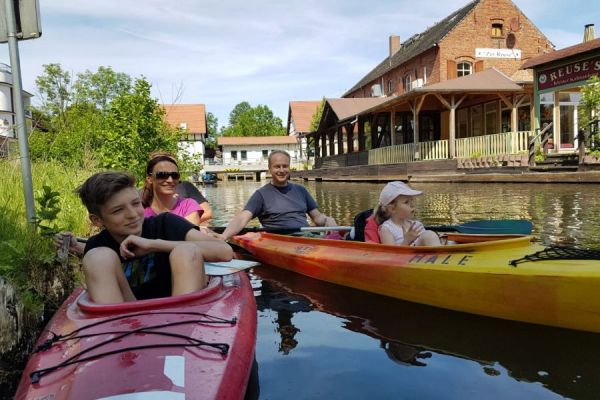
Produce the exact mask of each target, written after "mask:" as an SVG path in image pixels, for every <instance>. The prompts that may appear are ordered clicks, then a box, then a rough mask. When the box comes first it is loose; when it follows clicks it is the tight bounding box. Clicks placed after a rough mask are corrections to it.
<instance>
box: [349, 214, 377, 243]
mask: <svg viewBox="0 0 600 400" xmlns="http://www.w3.org/2000/svg"><path fill="white" fill-rule="evenodd" d="M371 214H373V209H372V208H369V209H368V210H364V211H361V212H359V213H358V214H356V216H355V217H354V239H352V240H354V241H355V242H364V241H365V227H366V226H367V218H369V217H370V216H371Z"/></svg>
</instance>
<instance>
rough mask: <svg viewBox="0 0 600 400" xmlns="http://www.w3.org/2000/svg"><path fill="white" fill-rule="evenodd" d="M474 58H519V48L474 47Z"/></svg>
mask: <svg viewBox="0 0 600 400" xmlns="http://www.w3.org/2000/svg"><path fill="white" fill-rule="evenodd" d="M475 57H476V58H512V59H515V60H520V59H521V50H519V49H475Z"/></svg>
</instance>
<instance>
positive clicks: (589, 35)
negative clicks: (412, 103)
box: [390, 24, 596, 48]
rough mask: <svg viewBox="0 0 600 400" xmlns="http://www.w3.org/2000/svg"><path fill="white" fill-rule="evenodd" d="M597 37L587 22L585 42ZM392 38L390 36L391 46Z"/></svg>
mask: <svg viewBox="0 0 600 400" xmlns="http://www.w3.org/2000/svg"><path fill="white" fill-rule="evenodd" d="M594 39H596V30H595V29H594V24H587V25H586V26H585V29H584V30H583V42H584V43H585V42H589V41H590V40H594ZM391 46H392V45H391V38H390V48H391Z"/></svg>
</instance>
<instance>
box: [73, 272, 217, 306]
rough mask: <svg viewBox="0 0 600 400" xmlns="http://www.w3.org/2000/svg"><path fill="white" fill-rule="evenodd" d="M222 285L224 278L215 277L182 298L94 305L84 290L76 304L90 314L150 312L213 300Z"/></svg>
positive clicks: (171, 297)
mask: <svg viewBox="0 0 600 400" xmlns="http://www.w3.org/2000/svg"><path fill="white" fill-rule="evenodd" d="M222 283H223V278H222V277H220V276H213V277H211V279H210V281H209V283H208V286H207V287H205V288H204V289H202V290H198V291H197V292H193V293H188V294H182V295H180V296H169V297H159V298H155V299H145V300H136V301H128V302H124V303H113V304H97V303H94V302H93V301H92V300H91V299H90V297H89V295H88V292H87V290H83V291H82V292H81V294H80V295H79V297H78V298H77V299H76V303H77V305H78V306H79V308H80V309H81V310H82V311H84V312H86V313H90V314H109V313H121V312H129V311H141V310H149V309H154V308H162V307H170V306H174V305H177V304H182V303H188V302H191V301H198V300H201V299H208V298H212V297H213V296H214V295H216V294H217V293H218V292H219V291H220V290H221V289H222V286H223V285H222Z"/></svg>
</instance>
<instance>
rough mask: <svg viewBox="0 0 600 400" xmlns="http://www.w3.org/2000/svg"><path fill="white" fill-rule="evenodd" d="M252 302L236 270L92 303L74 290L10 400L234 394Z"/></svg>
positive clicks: (242, 375)
mask: <svg viewBox="0 0 600 400" xmlns="http://www.w3.org/2000/svg"><path fill="white" fill-rule="evenodd" d="M255 345H256V302H255V300H254V295H253V292H252V288H251V286H250V282H249V280H248V277H247V275H246V274H245V273H243V272H242V273H236V274H233V275H227V276H223V277H213V278H212V279H211V280H210V283H209V285H208V287H207V288H206V289H204V290H201V291H199V292H196V293H191V294H187V295H183V296H173V297H166V298H160V299H149V300H140V301H134V302H128V303H119V304H108V305H98V304H95V303H92V302H91V301H90V300H89V297H88V296H87V292H86V291H84V290H83V289H78V290H76V291H75V292H74V293H73V294H72V295H71V296H70V297H69V298H68V299H67V300H66V301H65V303H64V304H63V305H62V307H61V308H60V309H59V310H58V311H57V312H56V314H55V315H54V317H53V318H52V320H51V321H50V323H49V324H48V326H47V327H46V328H45V330H44V331H43V332H42V334H41V336H40V338H39V339H38V342H37V344H36V352H34V353H33V354H32V356H31V358H30V359H29V362H28V364H27V367H26V369H25V371H24V372H23V376H22V377H21V382H20V384H19V388H18V389H17V393H16V395H15V398H16V399H19V400H20V399H53V400H58V399H77V400H83V399H111V400H117V399H119V400H130V399H157V400H158V399H161V400H169V399H241V398H243V397H244V394H245V391H246V385H247V383H248V377H249V375H250V371H251V367H252V363H253V360H254V349H255Z"/></svg>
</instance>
